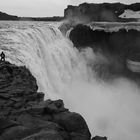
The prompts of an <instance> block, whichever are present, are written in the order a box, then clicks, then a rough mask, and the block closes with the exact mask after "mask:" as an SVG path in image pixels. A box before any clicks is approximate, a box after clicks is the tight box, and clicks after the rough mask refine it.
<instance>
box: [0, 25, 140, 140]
mask: <svg viewBox="0 0 140 140" xmlns="http://www.w3.org/2000/svg"><path fill="white" fill-rule="evenodd" d="M4 25H6V26H4ZM1 27H2V28H1V29H0V49H1V50H3V51H4V52H5V54H6V59H7V60H8V61H10V62H11V63H15V64H17V65H26V66H27V67H28V68H29V69H30V71H31V72H32V74H33V75H34V76H35V77H36V79H37V83H38V86H39V91H42V92H44V93H45V98H46V99H47V98H48V97H50V98H52V99H57V98H62V99H63V100H64V103H65V105H66V107H68V108H70V109H71V111H76V112H79V113H81V114H82V115H83V116H84V118H85V119H86V121H87V123H88V126H89V128H90V130H91V133H92V135H102V136H107V137H108V139H109V140H138V139H139V138H140V119H139V118H140V90H139V88H138V86H137V85H136V84H135V83H133V82H132V81H130V80H128V79H125V78H116V79H114V80H113V81H112V82H111V83H106V82H103V81H101V80H98V78H97V76H96V73H95V72H94V67H93V65H94V64H95V63H104V64H106V63H108V60H107V59H105V58H104V57H103V56H101V55H95V54H94V53H93V52H92V50H91V49H89V48H88V49H86V50H85V51H84V52H82V53H80V52H79V51H78V50H77V49H76V48H74V47H73V45H72V43H71V42H70V41H69V40H68V39H66V38H64V37H63V36H62V34H61V32H60V31H59V30H58V29H57V28H56V27H54V26H50V25H47V24H45V23H43V24H41V25H40V24H35V23H31V25H30V24H27V23H24V26H23V25H21V23H16V24H15V23H14V25H13V23H10V24H2V25H1Z"/></svg>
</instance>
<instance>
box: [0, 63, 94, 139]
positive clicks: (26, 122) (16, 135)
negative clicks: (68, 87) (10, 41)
mask: <svg viewBox="0 0 140 140" xmlns="http://www.w3.org/2000/svg"><path fill="white" fill-rule="evenodd" d="M37 89H38V87H37V84H36V79H35V78H34V77H33V76H32V74H31V73H30V71H29V70H28V69H26V67H17V66H16V65H13V64H10V63H9V62H0V140H90V138H91V134H90V132H89V129H88V126H87V124H86V122H85V120H84V119H83V117H82V116H81V115H80V114H77V113H73V112H70V111H69V110H68V109H66V108H65V107H64V104H63V101H62V100H56V101H52V100H46V101H44V94H43V93H40V92H37Z"/></svg>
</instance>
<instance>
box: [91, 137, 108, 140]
mask: <svg viewBox="0 0 140 140" xmlns="http://www.w3.org/2000/svg"><path fill="white" fill-rule="evenodd" d="M92 140H107V137H100V136H95V137H94V138H92Z"/></svg>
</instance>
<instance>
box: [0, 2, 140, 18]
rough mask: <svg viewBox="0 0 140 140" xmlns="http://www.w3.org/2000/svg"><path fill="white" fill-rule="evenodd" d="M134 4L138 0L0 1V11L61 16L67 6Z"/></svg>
mask: <svg viewBox="0 0 140 140" xmlns="http://www.w3.org/2000/svg"><path fill="white" fill-rule="evenodd" d="M118 1H119V2H122V3H127V4H128V3H134V2H140V0H0V11H2V12H6V13H8V14H13V15H18V16H41V17H43V16H62V15H63V13H64V9H65V8H66V7H67V5H69V4H72V5H78V4H80V3H83V2H90V3H101V2H118Z"/></svg>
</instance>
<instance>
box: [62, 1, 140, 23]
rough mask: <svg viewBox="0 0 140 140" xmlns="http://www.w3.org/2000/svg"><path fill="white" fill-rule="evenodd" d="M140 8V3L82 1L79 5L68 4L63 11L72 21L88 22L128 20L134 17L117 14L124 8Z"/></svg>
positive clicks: (136, 9) (122, 11)
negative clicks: (126, 17)
mask: <svg viewBox="0 0 140 140" xmlns="http://www.w3.org/2000/svg"><path fill="white" fill-rule="evenodd" d="M127 9H129V10H133V11H139V10H140V3H134V4H131V5H125V4H122V3H100V4H96V3H83V4H80V5H79V6H72V5H69V6H68V7H67V8H66V9H65V11H64V17H65V19H68V20H70V21H71V22H74V23H89V22H92V21H99V22H101V21H102V22H104V21H106V22H128V21H136V19H134V18H132V19H124V18H120V17H119V15H121V14H122V13H124V11H125V10H127Z"/></svg>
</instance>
